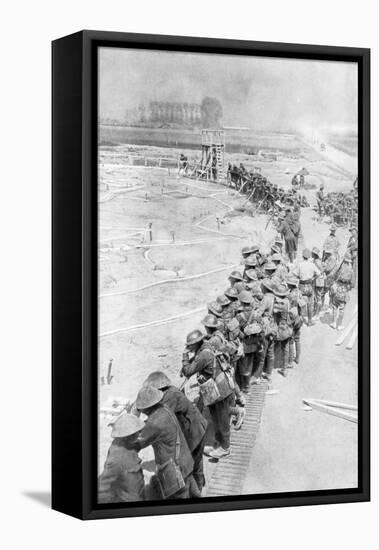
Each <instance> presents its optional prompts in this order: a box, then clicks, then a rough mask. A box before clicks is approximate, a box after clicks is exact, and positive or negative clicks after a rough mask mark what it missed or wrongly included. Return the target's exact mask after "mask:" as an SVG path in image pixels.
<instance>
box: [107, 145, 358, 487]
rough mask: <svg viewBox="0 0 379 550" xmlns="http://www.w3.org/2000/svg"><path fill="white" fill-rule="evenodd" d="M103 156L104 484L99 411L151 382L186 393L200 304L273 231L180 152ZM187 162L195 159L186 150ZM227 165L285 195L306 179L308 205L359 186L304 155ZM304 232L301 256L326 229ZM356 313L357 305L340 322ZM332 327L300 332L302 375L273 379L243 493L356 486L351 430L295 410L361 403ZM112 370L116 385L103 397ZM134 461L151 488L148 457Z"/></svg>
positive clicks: (353, 365) (313, 225) (139, 149)
mask: <svg viewBox="0 0 379 550" xmlns="http://www.w3.org/2000/svg"><path fill="white" fill-rule="evenodd" d="M99 150H100V166H99V184H100V185H99V369H98V370H99V434H98V435H99V449H98V450H99V452H98V469H99V472H100V471H101V470H102V467H103V463H104V460H105V456H106V452H107V448H108V446H109V444H110V441H111V440H110V428H109V427H108V423H109V420H110V415H109V414H105V412H101V411H102V410H106V409H107V408H109V407H110V406H111V404H112V402H113V401H114V399H115V398H119V399H120V400H121V401H124V402H125V401H126V400H130V401H133V400H134V399H135V397H136V394H137V392H138V390H139V388H140V387H141V384H142V382H143V381H144V379H145V378H146V377H147V375H148V374H149V373H150V372H151V371H153V370H157V369H161V370H164V371H165V372H166V373H167V374H168V375H169V376H170V378H171V379H172V381H173V383H174V384H177V385H180V384H181V383H182V379H180V377H179V371H180V367H181V356H182V351H183V347H184V342H185V337H186V334H187V333H188V332H190V331H191V330H193V329H195V328H201V323H200V322H201V319H202V317H203V316H204V315H205V313H206V304H207V303H208V302H210V301H212V300H214V299H215V298H216V297H217V296H218V295H219V294H221V293H222V292H223V291H224V290H225V288H226V287H227V275H228V273H229V272H230V271H231V270H232V269H233V267H234V266H238V265H239V264H240V250H241V248H242V246H244V245H245V244H247V243H252V242H257V243H258V244H260V245H263V246H268V244H269V243H270V241H271V240H272V239H273V237H274V235H275V230H274V228H273V226H272V223H269V225H268V227H267V228H266V226H267V222H268V217H267V216H266V215H264V214H259V213H257V212H254V210H251V209H250V210H249V211H247V212H241V211H240V210H237V209H238V208H240V207H241V206H243V205H244V204H245V201H246V197H245V196H241V195H240V194H239V193H237V192H236V191H234V190H232V189H228V188H226V187H224V186H222V185H220V184H216V183H211V182H201V181H195V180H192V179H189V178H185V177H179V176H178V173H177V169H176V163H177V157H178V151H177V150H175V149H167V148H159V147H149V146H135V145H134V146H129V145H125V144H124V145H115V146H109V145H106V146H105V145H104V146H100V149H99ZM187 153H188V155H189V156H190V157H191V155H192V157H194V156H195V153H194V151H193V150H189V151H187ZM136 159H137V161H136ZM141 159H142V160H141ZM144 159H145V160H144ZM146 159H147V160H146ZM160 159H161V160H160ZM163 159H165V160H163ZM132 162H133V164H131V163H132ZM227 162H232V163H233V164H239V162H244V164H245V165H246V166H247V167H250V166H253V165H254V166H259V167H260V168H261V170H262V173H263V174H264V175H265V176H267V177H268V178H269V179H270V180H271V181H272V182H273V183H278V185H280V186H284V187H289V186H290V182H291V178H292V175H293V174H294V173H295V172H296V171H298V170H299V169H300V168H302V167H306V168H307V170H308V171H309V173H310V175H309V176H307V178H306V180H307V184H308V185H309V187H310V189H308V190H307V191H305V194H306V195H307V196H308V199H309V201H310V203H311V205H313V204H314V202H315V190H316V187H317V186H318V185H319V183H321V182H324V183H325V186H326V191H334V190H345V191H346V190H348V189H350V187H351V184H352V181H353V179H354V177H355V175H354V174H352V173H349V172H348V171H346V170H344V169H341V168H340V167H339V166H337V165H336V164H334V163H333V162H332V160H330V159H328V158H326V157H325V155H321V154H319V153H318V152H317V151H316V150H315V149H314V148H312V147H310V146H307V144H303V150H302V152H301V154H299V152H298V151H297V152H296V154H295V153H291V154H290V153H289V152H288V151H287V150H286V152H283V153H282V155H278V158H277V160H276V161H267V160H266V159H262V158H260V157H253V156H251V155H243V154H239V153H234V154H230V155H228V158H227ZM145 164H146V166H145ZM301 224H302V240H301V243H300V247H303V246H309V247H311V246H315V245H316V246H319V247H320V246H322V243H323V241H324V240H325V238H326V236H327V235H328V227H329V226H328V224H327V223H324V222H323V223H319V221H318V220H317V216H316V214H315V212H314V211H313V209H312V207H311V208H307V209H303V210H302V215H301ZM337 234H338V237H339V239H340V241H341V248H342V250H343V249H344V247H345V245H346V242H347V239H348V232H347V231H346V230H344V229H339V230H338V233H337ZM355 301H356V299H355V296H353V297H352V301H351V303H350V304H349V306H348V312H347V316H346V317H347V320H348V319H349V317H350V316H351V313H350V311H351V310H352V307H353V305H354V304H355ZM327 321H328V319H327V318H324V319H323V320H321V322H319V323H318V324H317V325H316V326H314V327H312V328H304V329H303V359H302V362H301V364H300V366H299V367H297V368H296V369H295V370H294V371H292V372H291V374H290V376H289V377H288V378H287V379H285V380H284V379H282V378H280V376H279V375H275V386H276V387H277V389H279V390H280V393H279V394H277V395H272V396H268V397H267V399H266V406H265V409H264V412H263V418H262V425H261V429H260V432H259V434H258V439H257V442H256V445H255V447H254V449H253V453H252V458H251V464H250V468H249V471H248V472H247V477H246V481H245V486H244V493H260V492H273V491H288V490H291V491H295V490H303V489H324V488H326V487H328V488H330V487H334V488H338V487H341V486H344V487H345V486H349V487H350V486H354V484H355V483H356V472H357V462H356V454H357V441H356V439H357V434H356V425H355V424H352V423H349V422H347V421H345V420H341V419H339V418H335V417H331V416H328V415H325V414H324V413H321V412H317V411H311V412H310V411H304V410H303V406H302V398H303V397H312V398H323V399H330V400H335V401H342V402H346V403H350V404H355V403H356V388H357V380H356V377H357V349H356V344H355V345H354V347H353V349H352V350H346V349H345V347H344V346H339V347H337V346H335V341H336V339H337V338H338V334H337V333H336V332H335V331H333V330H332V329H331V328H330V327H329V325H328V324H327ZM111 359H112V360H113V362H112V376H113V380H112V383H111V384H110V385H101V384H100V378H101V376H104V375H106V373H107V367H108V365H109V362H110V360H111ZM141 454H142V457H143V459H144V460H145V464H144V467H145V473H146V477H147V478H148V477H149V475H151V472H152V471H153V462H152V458H153V454H152V450H151V448H148V449H146V450H144V451H143V452H142V453H141Z"/></svg>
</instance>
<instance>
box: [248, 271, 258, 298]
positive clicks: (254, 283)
mask: <svg viewBox="0 0 379 550" xmlns="http://www.w3.org/2000/svg"><path fill="white" fill-rule="evenodd" d="M245 279H246V283H245V286H246V289H245V290H250V292H252V293H254V291H256V290H260V288H261V285H260V282H259V281H258V274H257V271H256V270H255V269H248V270H247V271H246V273H245Z"/></svg>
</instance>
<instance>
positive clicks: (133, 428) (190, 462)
mask: <svg viewBox="0 0 379 550" xmlns="http://www.w3.org/2000/svg"><path fill="white" fill-rule="evenodd" d="M339 248H340V243H339V241H338V239H337V237H336V235H335V228H332V229H331V233H330V235H329V237H328V238H327V239H326V241H325V243H324V246H323V252H322V253H321V252H320V250H319V249H318V248H317V247H314V248H313V249H312V250H309V249H304V250H303V252H302V260H301V261H299V262H298V264H297V265H293V264H292V263H290V262H287V260H285V259H284V257H283V240H282V237H281V236H280V235H277V236H276V237H275V239H274V240H273V242H272V243H271V245H270V251H269V253H264V252H263V251H262V250H261V248H260V247H259V246H258V245H249V246H245V247H244V248H243V249H242V251H241V268H240V269H237V270H234V271H232V273H230V275H229V277H228V283H229V286H228V287H227V288H226V289H225V292H224V293H223V294H222V295H220V296H218V297H217V298H216V299H215V300H214V301H212V302H210V303H209V304H208V305H207V309H208V311H207V314H206V315H205V317H204V318H203V320H202V324H203V326H204V330H199V329H196V330H193V331H191V332H190V333H189V334H188V335H187V338H186V344H185V349H184V352H183V356H182V366H181V369H180V375H181V376H182V377H184V378H185V383H184V384H183V387H182V388H180V389H179V388H177V387H175V386H174V385H173V384H172V382H171V380H170V379H169V378H168V377H167V375H166V374H165V373H164V372H161V371H154V372H152V373H151V374H150V375H149V376H148V377H147V379H146V380H145V382H144V383H143V385H142V388H141V389H140V391H139V392H138V395H137V398H136V401H135V403H134V404H133V407H132V408H131V409H129V411H128V412H124V413H123V414H121V415H120V416H119V417H118V418H117V419H116V420H115V421H114V422H112V434H111V435H112V438H113V442H112V444H111V446H110V448H109V451H108V455H107V459H106V462H105V465H104V471H103V473H102V474H101V476H100V477H99V485H98V500H99V502H101V503H106V502H128V501H138V500H162V499H185V498H189V497H192V498H199V497H201V495H202V491H203V487H204V485H205V477H204V471H203V455H206V456H209V457H211V458H212V459H213V460H220V459H222V458H223V457H226V456H228V455H229V454H230V433H231V426H233V424H234V428H235V429H240V427H241V425H242V423H243V420H244V416H245V409H244V407H245V399H246V397H245V396H246V394H247V393H248V392H249V388H250V386H251V385H255V384H260V383H261V381H262V380H266V381H267V384H268V389H267V391H268V392H270V393H277V391H276V390H273V388H272V375H273V372H274V369H276V370H277V372H278V373H279V374H280V375H282V376H283V377H287V373H288V371H289V370H290V369H292V368H294V367H295V366H296V365H299V364H300V361H301V352H302V350H301V329H302V326H303V324H306V325H308V326H313V325H314V323H315V320H317V318H318V317H319V315H320V313H321V311H322V308H323V307H324V306H325V297H326V295H329V306H330V307H331V308H332V312H333V321H332V323H331V326H332V327H333V328H342V319H343V313H344V309H345V305H346V302H347V300H348V294H349V291H350V290H351V288H352V287H353V286H354V272H353V268H352V260H353V255H355V257H356V254H357V240H356V230H355V229H352V235H351V238H350V240H349V244H348V250H347V252H346V253H345V254H344V255H343V257H342V259H340V257H339ZM194 379H195V381H194ZM141 413H143V414H144V415H145V417H146V420H145V421H142V419H141V418H140V414H141ZM210 434H213V442H212V445H205V443H206V438H207V439H208V440H209V436H210ZM150 445H151V446H152V448H153V451H154V457H155V466H156V473H155V475H153V476H152V478H151V480H150V483H149V484H148V485H147V486H146V485H145V482H144V476H143V471H142V464H141V459H140V458H139V456H138V452H139V451H140V450H141V449H144V448H146V447H148V446H150Z"/></svg>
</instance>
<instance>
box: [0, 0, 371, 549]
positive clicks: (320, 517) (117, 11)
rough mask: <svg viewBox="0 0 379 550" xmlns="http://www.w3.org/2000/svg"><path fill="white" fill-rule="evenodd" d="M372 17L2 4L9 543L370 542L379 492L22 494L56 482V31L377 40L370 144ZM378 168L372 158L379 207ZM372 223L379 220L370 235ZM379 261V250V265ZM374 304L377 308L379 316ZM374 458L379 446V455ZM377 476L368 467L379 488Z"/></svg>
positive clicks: (263, 6) (182, 5) (354, 5)
mask: <svg viewBox="0 0 379 550" xmlns="http://www.w3.org/2000/svg"><path fill="white" fill-rule="evenodd" d="M375 15H376V14H375V2H372V0H371V1H368V0H362V1H360V2H346V1H344V2H337V1H334V2H332V1H330V0H329V1H325V0H317V1H314V2H307V1H304V0H302V1H297V0H287V1H281V0H278V1H277V2H272V1H268V0H266V1H264V2H259V3H258V2H256V3H254V2H242V1H240V0H234V1H229V2H222V1H218V2H212V3H206V2H204V0H200V1H199V0H196V1H195V0H189V1H187V2H179V1H178V0H177V1H175V0H171V1H168V0H160V1H159V0H148V1H145V2H126V1H112V0H111V1H109V2H99V1H98V0H93V1H89V0H86V1H84V0H82V1H81V2H80V1H78V0H76V1H72V0H65V1H62V2H46V1H42V0H34V1H33V2H30V1H25V0H24V1H23V2H18V3H16V2H13V3H10V2H7V3H4V5H3V8H2V25H1V27H2V29H1V34H0V36H1V41H2V48H1V50H0V52H1V58H2V61H1V64H0V71H1V73H0V74H1V87H0V94H1V101H0V109H1V116H0V121H1V131H0V139H1V141H2V144H1V153H2V154H1V159H2V160H1V163H0V166H1V171H0V185H1V201H0V205H1V213H0V223H1V226H2V230H1V237H2V247H1V252H2V263H1V264H2V266H1V271H0V273H1V279H2V281H1V287H0V288H1V289H2V294H1V301H0V310H1V312H2V313H3V314H4V315H3V316H2V328H3V333H2V346H1V351H2V371H1V372H2V377H1V383H0V388H1V394H2V400H1V403H0V408H1V411H2V414H1V418H2V421H3V425H4V427H3V430H2V445H3V447H2V453H1V455H0V456H1V462H4V464H2V469H1V472H2V483H1V485H0V486H1V498H0V502H1V507H2V511H1V515H0V517H1V520H2V528H1V529H0V540H1V539H2V538H5V539H7V543H6V544H4V545H3V548H23V547H25V548H37V547H38V548H41V549H45V548H46V549H47V548H54V549H61V548H62V549H63V548H64V549H67V548H68V547H69V545H71V546H72V547H73V548H79V547H80V546H84V545H85V546H87V547H89V548H92V549H95V548H102V549H104V548H109V547H111V546H113V547H115V546H118V547H120V548H121V547H124V548H126V547H130V546H131V545H133V547H134V548H136V549H140V548H150V547H151V548H153V547H154V548H164V547H165V548H174V547H176V548H177V547H180V548H190V547H191V548H192V547H197V548H206V547H207V548H210V547H212V549H213V548H216V547H219V548H243V547H246V548H249V547H250V548H251V547H253V546H255V547H257V546H258V544H259V545H260V547H265V548H267V547H274V546H276V545H277V547H279V545H280V548H291V550H295V549H297V548H299V549H300V548H302V549H303V548H308V549H313V548H318V549H320V548H325V549H329V548H333V547H343V548H346V549H350V548H357V547H361V548H362V547H365V546H366V545H367V548H372V547H373V546H375V543H374V542H370V540H371V541H374V540H375V539H377V526H376V523H377V518H378V503H377V501H376V502H374V503H371V504H356V505H354V504H348V505H337V506H323V507H308V508H292V509H291V508H288V509H279V510H263V511H246V512H239V513H236V512H235V513H226V514H225V513H224V514H220V513H219V514H203V515H197V516H194V515H188V516H177V517H168V518H167V517H166V518H165V517H156V518H149V519H142V518H141V519H131V520H113V521H98V522H90V523H86V524H83V523H81V522H79V521H77V520H74V519H71V518H69V517H65V516H63V515H61V514H58V513H56V512H52V511H51V510H49V509H48V508H47V507H46V506H43V505H41V504H40V503H39V502H38V501H36V500H35V499H31V498H30V497H27V496H25V492H37V493H41V492H42V493H44V492H47V491H48V490H49V483H50V438H49V433H50V397H49V390H50V41H51V40H53V39H55V38H57V37H60V36H63V35H65V34H69V33H71V32H74V31H77V30H80V29H82V28H87V29H91V28H92V29H101V30H115V31H131V32H143V33H157V34H182V35H201V36H209V37H223V38H238V39H248V40H265V41H283V42H299V43H314V44H317V43H319V44H330V45H344V46H361V47H371V48H372V56H373V61H372V70H373V74H372V80H373V91H372V98H373V118H372V120H373V131H372V136H373V143H374V147H373V151H375V145H376V146H378V124H377V122H378V120H377V115H378V113H377V108H376V107H377V101H375V96H378V95H379V86H378V75H379V70H378V57H377V56H378V51H379V38H378V37H379V33H378V29H377V20H376V17H375ZM377 175H378V163H377V160H376V159H375V158H373V175H372V176H373V177H372V182H373V184H374V186H373V187H374V189H373V193H372V195H373V201H374V206H373V211H374V212H375V210H376V207H377V206H378V203H377V198H378V193H377V191H376V188H375V183H376V180H377ZM377 229H378V219H377V218H376V219H374V220H373V235H375V233H376V230H377ZM378 267H379V266H378V263H377V258H376V255H374V257H373V272H374V273H376V274H377V273H378V271H377V269H376V268H378ZM375 298H377V291H376V290H375V289H373V299H375ZM4 302H5V307H4ZM373 303H374V302H373ZM377 313H378V309H377V306H376V305H373V319H374V321H375V317H376V314H377ZM374 330H375V325H374ZM373 347H374V351H375V347H376V346H375V345H374V346H373ZM4 352H5V353H4ZM373 371H375V369H373ZM374 374H375V373H374ZM375 378H376V376H374V381H375ZM377 402H378V400H376V403H374V405H373V409H375V413H377V412H378V405H377ZM375 427H376V423H375V424H374V428H375ZM373 433H374V430H373ZM376 441H377V438H375V437H374V444H375V443H376ZM299 452H301V449H299ZM376 459H377V456H376V455H375V463H376V465H377V460H376ZM376 481H377V480H376V476H375V475H374V483H373V485H374V498H375V497H376V490H375V485H377V483H376ZM4 514H5V515H6V516H7V517H6V518H5V517H4Z"/></svg>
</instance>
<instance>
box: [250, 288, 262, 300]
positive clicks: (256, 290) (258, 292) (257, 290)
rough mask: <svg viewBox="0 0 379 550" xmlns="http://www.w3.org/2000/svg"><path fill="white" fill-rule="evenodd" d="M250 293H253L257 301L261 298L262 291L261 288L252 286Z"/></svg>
mask: <svg viewBox="0 0 379 550" xmlns="http://www.w3.org/2000/svg"><path fill="white" fill-rule="evenodd" d="M252 294H253V296H254V298H256V299H257V300H259V301H260V300H262V298H263V292H262V289H261V288H253V289H252Z"/></svg>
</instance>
